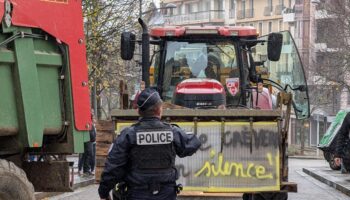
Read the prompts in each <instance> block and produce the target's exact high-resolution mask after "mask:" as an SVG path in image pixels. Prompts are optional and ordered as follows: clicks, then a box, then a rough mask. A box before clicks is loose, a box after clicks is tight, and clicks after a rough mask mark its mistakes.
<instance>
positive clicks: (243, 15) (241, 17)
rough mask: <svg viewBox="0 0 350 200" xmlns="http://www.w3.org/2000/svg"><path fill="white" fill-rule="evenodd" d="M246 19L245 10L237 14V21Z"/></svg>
mask: <svg viewBox="0 0 350 200" xmlns="http://www.w3.org/2000/svg"><path fill="white" fill-rule="evenodd" d="M244 18H245V10H239V11H238V12H237V19H244Z"/></svg>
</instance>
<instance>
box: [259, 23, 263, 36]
mask: <svg viewBox="0 0 350 200" xmlns="http://www.w3.org/2000/svg"><path fill="white" fill-rule="evenodd" d="M259 34H260V35H263V23H262V22H259Z"/></svg>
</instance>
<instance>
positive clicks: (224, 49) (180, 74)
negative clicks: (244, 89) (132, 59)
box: [154, 41, 240, 104]
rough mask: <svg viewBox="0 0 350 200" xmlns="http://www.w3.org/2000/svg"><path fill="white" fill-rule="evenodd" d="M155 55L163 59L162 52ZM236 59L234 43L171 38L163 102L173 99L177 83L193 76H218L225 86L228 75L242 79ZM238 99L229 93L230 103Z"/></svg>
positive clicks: (216, 78)
mask: <svg viewBox="0 0 350 200" xmlns="http://www.w3.org/2000/svg"><path fill="white" fill-rule="evenodd" d="M156 56H157V57H156V60H157V59H160V58H158V57H160V55H159V54H157V55H156ZM237 60H238V59H237V57H236V51H235V46H234V44H233V43H231V42H215V41H210V42H186V41H183V42H178V41H176V42H175V41H168V42H167V51H166V58H165V65H164V75H163V78H164V79H163V85H162V87H163V93H162V96H163V99H164V101H166V102H171V101H172V100H174V99H173V98H172V97H173V94H174V90H175V88H176V86H177V85H178V84H179V83H181V82H183V81H185V80H187V79H190V78H197V79H206V78H210V79H215V80H217V81H219V82H220V83H221V84H222V85H226V80H227V79H228V78H237V77H238V78H239V74H240V73H239V68H238V65H237ZM155 67H159V66H158V65H155ZM154 71H156V69H154ZM235 95H236V94H235ZM235 95H233V96H234V97H236V96H237V97H239V95H236V96H235ZM235 100H239V98H233V97H232V95H229V93H227V96H226V103H227V104H234V103H236V102H234V101H235Z"/></svg>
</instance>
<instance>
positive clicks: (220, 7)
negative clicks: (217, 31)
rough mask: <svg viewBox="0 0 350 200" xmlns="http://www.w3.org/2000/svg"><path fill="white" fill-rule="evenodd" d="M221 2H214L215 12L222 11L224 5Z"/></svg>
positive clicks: (220, 0) (217, 0)
mask: <svg viewBox="0 0 350 200" xmlns="http://www.w3.org/2000/svg"><path fill="white" fill-rule="evenodd" d="M222 1H223V0H216V2H215V4H216V6H215V8H216V10H223V9H224V5H223V2H222Z"/></svg>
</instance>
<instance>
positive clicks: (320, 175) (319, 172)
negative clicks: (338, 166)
mask: <svg viewBox="0 0 350 200" xmlns="http://www.w3.org/2000/svg"><path fill="white" fill-rule="evenodd" d="M303 172H304V173H306V174H308V175H310V176H312V177H313V178H315V179H317V180H319V181H321V182H322V183H325V184H327V185H329V186H331V187H333V188H335V189H337V190H339V191H341V192H342V193H344V194H346V195H348V196H350V174H341V173H340V170H339V171H337V170H332V169H330V168H329V167H313V168H311V167H310V168H303Z"/></svg>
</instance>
